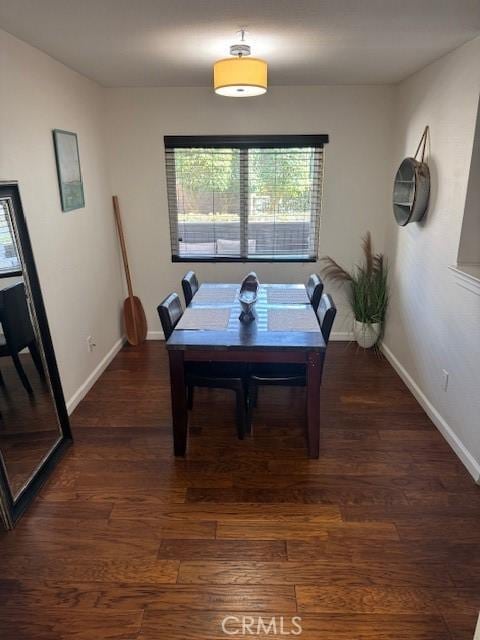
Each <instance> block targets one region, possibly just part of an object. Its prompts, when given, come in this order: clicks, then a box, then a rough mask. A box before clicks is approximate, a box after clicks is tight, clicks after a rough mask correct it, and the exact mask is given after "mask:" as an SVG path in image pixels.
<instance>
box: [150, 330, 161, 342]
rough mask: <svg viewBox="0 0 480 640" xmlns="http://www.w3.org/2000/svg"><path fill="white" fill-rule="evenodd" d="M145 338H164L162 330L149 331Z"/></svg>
mask: <svg viewBox="0 0 480 640" xmlns="http://www.w3.org/2000/svg"><path fill="white" fill-rule="evenodd" d="M147 340H165V336H164V335H163V331H149V332H148V333H147Z"/></svg>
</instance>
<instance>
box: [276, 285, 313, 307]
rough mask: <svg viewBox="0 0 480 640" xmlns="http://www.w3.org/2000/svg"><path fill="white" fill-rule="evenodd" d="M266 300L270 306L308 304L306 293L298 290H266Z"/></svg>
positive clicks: (300, 289) (301, 289)
mask: <svg viewBox="0 0 480 640" xmlns="http://www.w3.org/2000/svg"><path fill="white" fill-rule="evenodd" d="M267 300H268V302H269V303H270V304H308V303H309V302H310V300H309V298H308V295H307V292H306V290H305V289H303V288H299V289H288V288H285V289H280V288H278V289H277V288H275V289H267Z"/></svg>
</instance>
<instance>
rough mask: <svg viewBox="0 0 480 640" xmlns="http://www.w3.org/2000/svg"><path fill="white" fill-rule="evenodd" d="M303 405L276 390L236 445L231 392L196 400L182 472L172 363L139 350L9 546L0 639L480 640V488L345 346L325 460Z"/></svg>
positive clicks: (338, 355) (331, 402) (382, 372)
mask: <svg viewBox="0 0 480 640" xmlns="http://www.w3.org/2000/svg"><path fill="white" fill-rule="evenodd" d="M303 393H304V392H303V390H302V389H294V388H290V389H281V388H262V389H261V390H260V395H259V406H258V410H257V412H256V414H255V420H254V426H253V430H254V433H253V436H252V437H251V438H248V439H246V440H245V441H243V442H240V441H238V440H237V439H236V435H235V421H234V398H233V394H232V393H231V392H228V391H212V390H207V389H205V390H198V391H196V398H195V407H194V410H193V413H192V416H191V427H190V434H189V449H188V457H187V458H186V459H185V460H175V459H174V457H173V455H172V438H171V433H170V427H169V425H170V400H169V383H168V368H167V358H166V353H165V349H164V345H163V343H160V342H150V343H147V344H145V345H144V346H142V347H140V348H125V349H124V350H123V351H122V352H121V353H120V354H119V355H118V356H117V358H116V359H115V360H114V362H113V363H112V364H111V366H110V367H109V368H108V370H107V371H106V373H105V374H104V375H103V376H102V378H101V380H100V381H99V382H98V383H97V384H96V385H95V387H94V388H93V389H92V391H91V392H90V393H89V394H88V396H87V398H86V399H85V400H84V401H83V402H82V403H81V405H80V407H79V408H78V409H77V411H76V412H75V414H74V416H73V418H72V425H73V429H74V435H75V445H74V446H73V447H72V448H71V449H70V450H69V452H68V454H67V456H66V457H65V459H64V460H63V461H62V462H61V464H60V465H59V467H58V469H57V470H56V471H55V473H54V475H53V477H52V478H51V479H50V481H49V482H48V484H47V485H46V486H45V487H44V489H43V490H42V493H41V495H40V497H39V499H38V500H37V501H36V503H35V504H34V505H33V507H32V508H31V509H30V511H29V512H28V514H27V515H26V516H25V517H24V518H23V519H22V521H21V522H20V523H19V525H18V527H17V529H16V530H15V531H13V532H9V533H1V534H0V544H1V559H0V563H1V565H0V566H1V568H0V602H1V605H0V637H1V638H2V639H4V640H63V639H75V640H103V639H104V638H105V639H107V638H108V639H117V640H163V639H166V640H167V639H168V640H186V639H195V640H199V639H202V640H203V639H205V640H206V639H209V640H210V639H220V638H226V637H229V636H228V635H226V634H224V633H223V632H222V626H221V623H222V620H223V619H224V618H225V616H235V618H231V619H230V620H229V627H228V630H230V631H235V630H237V628H238V625H241V621H242V616H244V615H245V616H248V617H249V618H247V622H250V619H251V618H253V620H254V626H253V627H250V629H254V630H255V629H256V625H257V621H258V617H259V616H261V617H262V619H263V621H264V622H266V623H267V624H268V623H269V622H270V619H271V618H272V616H276V621H277V622H276V625H277V626H276V634H273V633H269V634H268V636H266V637H270V638H280V637H285V636H284V635H282V634H281V632H280V631H281V629H280V624H279V620H280V617H281V616H283V618H284V625H285V629H286V630H289V628H290V620H291V618H292V616H299V617H301V626H302V628H303V633H302V634H301V635H300V636H298V637H300V638H302V639H303V640H472V638H473V633H474V628H475V623H476V619H477V616H478V611H479V608H480V526H479V524H480V488H479V487H478V486H477V485H475V484H474V482H473V480H472V479H471V477H470V476H469V475H468V474H467V472H466V471H465V469H464V468H463V466H462V464H461V463H460V462H459V461H458V459H457V458H456V457H455V455H454V454H453V452H452V451H451V450H450V448H449V447H448V445H447V444H446V442H445V441H444V440H443V438H442V437H441V436H440V434H439V433H438V432H437V431H436V429H435V428H434V427H433V425H432V424H431V423H430V421H429V420H428V418H427V417H426V415H425V414H424V413H423V411H422V409H421V408H420V407H419V405H418V404H417V403H416V401H415V400H414V399H413V397H412V396H411V395H410V393H409V392H408V390H407V389H406V388H405V386H404V385H403V384H402V382H401V381H400V379H399V378H398V376H397V375H396V373H395V372H394V371H393V370H392V368H391V367H390V366H389V364H388V363H387V362H386V361H385V360H383V359H380V358H378V357H377V356H376V355H375V354H374V353H371V352H363V351H360V350H358V351H357V349H356V347H355V346H354V345H346V344H345V343H333V344H331V346H330V348H329V354H328V358H327V364H326V370H325V376H324V386H323V392H322V411H321V413H322V434H321V455H320V459H319V460H309V459H307V457H306V449H305V440H304V436H303V425H304V414H303V399H304V395H303ZM239 630H240V631H241V629H239ZM248 631H249V630H248V629H247V636H248ZM263 635H264V636H265V633H263ZM233 637H246V636H242V635H241V634H238V635H235V636H233ZM250 637H251V636H250ZM260 637H262V635H260Z"/></svg>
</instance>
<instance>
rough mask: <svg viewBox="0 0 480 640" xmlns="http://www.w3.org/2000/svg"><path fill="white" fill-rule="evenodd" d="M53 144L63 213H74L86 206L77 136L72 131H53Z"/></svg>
mask: <svg viewBox="0 0 480 640" xmlns="http://www.w3.org/2000/svg"><path fill="white" fill-rule="evenodd" d="M53 144H54V147H55V158H56V161H57V174H58V186H59V189H60V199H61V201H62V210H63V211H73V210H74V209H81V208H83V207H84V206H85V196H84V192H83V181H82V172H81V169H80V155H79V153H78V139H77V134H76V133H72V132H71V131H62V130H61V129H54V130H53Z"/></svg>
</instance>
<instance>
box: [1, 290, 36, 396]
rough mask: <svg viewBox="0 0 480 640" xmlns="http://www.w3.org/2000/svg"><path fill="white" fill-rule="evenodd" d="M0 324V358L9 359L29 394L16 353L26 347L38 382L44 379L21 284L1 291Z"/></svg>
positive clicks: (25, 376)
mask: <svg viewBox="0 0 480 640" xmlns="http://www.w3.org/2000/svg"><path fill="white" fill-rule="evenodd" d="M0 322H1V324H2V327H3V336H0V358H2V357H5V356H10V357H11V358H12V360H13V364H14V365H15V369H16V370H17V373H18V377H19V378H20V380H21V381H22V384H23V386H24V388H25V390H26V391H27V392H28V393H29V394H32V393H33V389H32V385H31V384H30V381H29V379H28V377H27V374H26V373H25V370H24V368H23V366H22V362H21V360H20V357H19V355H18V354H19V353H20V351H22V350H23V349H25V348H28V350H29V351H30V355H31V356H32V360H33V362H34V364H35V367H36V369H37V371H38V374H39V376H40V378H41V379H42V380H45V372H44V369H43V364H42V358H41V356H40V352H39V350H38V346H37V342H36V340H35V334H34V332H33V327H32V321H31V320H30V313H29V311H28V306H27V298H26V295H25V285H24V283H23V282H19V283H18V284H14V285H12V286H11V287H7V288H5V289H3V290H2V305H1V308H0Z"/></svg>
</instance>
